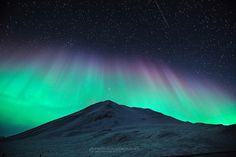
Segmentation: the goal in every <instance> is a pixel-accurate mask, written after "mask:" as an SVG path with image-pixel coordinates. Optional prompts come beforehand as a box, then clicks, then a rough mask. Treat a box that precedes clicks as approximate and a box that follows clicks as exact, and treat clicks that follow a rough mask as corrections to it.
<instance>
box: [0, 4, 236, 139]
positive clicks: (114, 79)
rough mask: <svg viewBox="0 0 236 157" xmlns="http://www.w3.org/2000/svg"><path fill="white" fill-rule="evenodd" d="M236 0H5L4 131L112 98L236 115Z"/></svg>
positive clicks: (215, 117) (180, 114) (0, 16)
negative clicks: (235, 0)
mask: <svg viewBox="0 0 236 157" xmlns="http://www.w3.org/2000/svg"><path fill="white" fill-rule="evenodd" d="M234 3H235V2H234V1H227V2H226V1H225V2H223V1H213V0H212V1H196V0H195V1H193V0H178V1H176V0H148V1H146V0H135V1H128V0H116V1H107V0H99V1H97V0H79V1H75V0H50V1H34V0H33V1H29V0H19V1H17V2H16V1H14V0H6V1H4V2H2V3H1V5H0V137H1V136H8V135H13V134H16V133H19V132H22V131H24V130H28V129H31V128H33V127H36V126H38V125H40V124H44V123H46V122H49V121H51V120H55V119H57V118H59V117H63V116H66V115H68V114H70V113H73V112H77V111H80V110H82V109H84V108H85V107H87V106H89V105H91V104H93V103H96V102H99V101H104V100H111V101H114V102H116V103H118V104H123V105H127V106H131V107H141V108H150V109H152V110H155V111H158V112H161V113H163V114H166V115H169V116H172V117H174V118H177V119H179V120H183V121H190V122H193V123H196V122H201V123H207V124H224V125H231V124H236V89H235V87H236V47H235V45H236V44H235V41H236V40H235V36H236V35H235V34H236V19H235V17H236V15H235V6H236V5H235V4H234Z"/></svg>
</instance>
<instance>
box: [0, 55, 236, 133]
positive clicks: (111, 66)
mask: <svg viewBox="0 0 236 157" xmlns="http://www.w3.org/2000/svg"><path fill="white" fill-rule="evenodd" d="M29 58H30V59H29ZM108 99H109V100H112V101H115V102H118V103H120V104H124V105H128V106H132V107H142V108H150V109H152V110H155V111H158V112H161V113H163V114H166V115H170V116H172V117H175V118H177V119H180V120H184V121H190V122H203V123H209V124H226V125H228V124H235V123H236V100H235V98H234V97H233V96H231V94H230V93H229V92H228V91H226V90H225V89H223V88H221V87H220V85H217V84H214V83H211V82H209V81H206V80H205V81H204V80H201V79H196V78H191V77H190V76H188V75H184V74H182V73H180V72H178V71H177V70H176V71H175V70H174V69H171V68H170V67H168V66H167V65H164V64H163V63H162V64H154V63H152V62H149V61H145V60H141V59H134V60H133V61H132V62H129V61H128V59H127V60H119V59H113V60H109V59H108V58H102V57H99V56H98V55H97V56H96V55H90V56H88V55H87V56H85V55H82V54H79V53H76V54H73V55H72V54H70V55H68V53H65V52H60V53H55V54H53V53H44V54H42V55H36V56H35V55H34V56H28V57H25V56H23V57H22V56H15V57H12V58H10V59H6V60H5V61H3V60H2V62H1V64H0V104H1V105H0V115H1V119H0V124H1V126H4V127H6V128H3V133H5V134H6V133H8V132H10V133H11V131H9V130H10V129H11V128H18V130H25V129H28V128H32V127H34V126H37V125H40V124H42V123H45V122H48V121H50V120H53V119H56V118H59V117H61V116H64V115H67V114H69V113H72V112H76V111H78V110H81V109H83V108H85V107H87V106H89V105H91V104H92V103H96V102H98V101H103V100H108ZM4 129H5V130H4ZM4 131H5V132H4Z"/></svg>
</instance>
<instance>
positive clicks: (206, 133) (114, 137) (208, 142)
mask: <svg viewBox="0 0 236 157" xmlns="http://www.w3.org/2000/svg"><path fill="white" fill-rule="evenodd" d="M235 146H236V126H235V125H231V126H223V125H207V124H192V123H189V122H182V121H179V120H177V119H174V118H172V117H169V116H166V115H163V114H161V113H158V112H155V111H152V110H149V109H141V108H131V107H127V106H124V105H118V104H116V103H114V102H112V101H109V100H107V101H104V102H99V103H96V104H93V105H91V106H89V107H87V108H85V109H83V110H81V111H79V112H76V113H73V114H71V115H68V116H65V117H62V118H60V119H57V120H54V121H51V122H49V123H46V124H44V125H41V126H39V127H36V128H34V129H31V130H28V131H26V132H23V133H20V134H17V135H14V136H11V137H8V138H7V139H6V140H5V141H2V142H1V143H0V148H1V149H0V152H1V153H3V154H4V155H6V156H7V155H9V156H40V155H41V156H42V157H43V156H69V157H70V156H79V157H83V156H85V157H86V156H130V157H131V156H147V157H149V156H176V155H177V156H178V155H194V154H195V156H199V155H200V156H214V155H230V156H232V155H235V154H236V147H235Z"/></svg>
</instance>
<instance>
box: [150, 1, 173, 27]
mask: <svg viewBox="0 0 236 157" xmlns="http://www.w3.org/2000/svg"><path fill="white" fill-rule="evenodd" d="M151 2H153V3H154V4H155V5H156V7H157V8H158V10H159V12H160V14H161V17H162V19H163V21H164V22H165V24H166V26H167V27H170V26H169V23H168V21H167V19H166V17H165V15H164V13H163V11H162V9H161V7H160V5H159V4H158V3H157V0H149V2H148V3H149V4H150V3H151Z"/></svg>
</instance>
